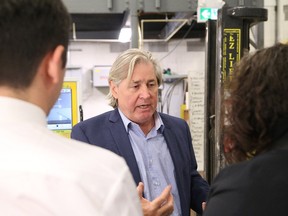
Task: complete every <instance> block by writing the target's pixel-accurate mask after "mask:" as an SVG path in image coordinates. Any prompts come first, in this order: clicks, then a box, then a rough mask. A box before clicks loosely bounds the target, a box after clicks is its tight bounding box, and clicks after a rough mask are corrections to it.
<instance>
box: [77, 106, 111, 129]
mask: <svg viewBox="0 0 288 216" xmlns="http://www.w3.org/2000/svg"><path fill="white" fill-rule="evenodd" d="M114 112H115V111H114V110H113V111H108V112H105V113H102V114H100V115H97V116H94V117H91V118H89V119H86V120H84V121H81V122H79V123H77V124H76V125H74V126H73V130H75V128H82V129H86V128H95V127H99V126H103V125H104V123H105V122H108V121H109V118H110V116H111V115H112V114H113V113H114Z"/></svg>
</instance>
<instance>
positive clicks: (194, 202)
mask: <svg viewBox="0 0 288 216" xmlns="http://www.w3.org/2000/svg"><path fill="white" fill-rule="evenodd" d="M159 114H160V116H161V118H162V121H163V123H164V125H165V128H164V132H163V135H164V138H165V140H166V142H167V145H168V149H169V151H170V154H171V157H172V160H173V163H174V167H175V172H176V173H175V178H176V183H177V187H178V191H179V196H180V202H181V209H182V215H183V216H189V215H190V208H192V209H193V210H194V211H196V212H197V213H198V214H202V207H201V205H202V202H205V201H206V197H207V193H208V190H209V185H208V183H207V182H206V181H205V180H204V179H203V178H202V177H201V176H200V175H199V173H198V172H197V163H196V159H195V155H194V150H193V147H192V139H191V134H190V130H189V127H188V124H187V123H186V122H185V121H184V120H183V119H180V118H176V117H173V116H169V115H167V114H163V113H159ZM71 138H72V139H76V140H80V141H82V142H86V143H90V144H92V145H96V146H99V147H103V148H105V149H108V150H110V151H112V152H114V153H116V154H117V155H120V156H122V157H123V158H124V159H125V160H126V163H127V164H128V166H129V168H130V171H131V173H132V175H133V178H134V180H135V183H136V184H137V185H138V183H139V182H140V181H141V177H140V172H139V169H138V165H137V162H136V158H135V155H134V152H133V149H132V146H131V143H130V140H129V137H128V134H127V132H126V130H125V127H124V124H123V121H122V119H121V117H120V114H119V111H118V109H115V110H113V111H109V112H106V113H103V114H101V115H98V116H95V117H93V118H90V119H87V120H85V121H83V122H80V123H78V124H76V125H75V126H74V127H73V129H72V133H71Z"/></svg>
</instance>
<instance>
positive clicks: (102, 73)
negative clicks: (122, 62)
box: [92, 66, 111, 87]
mask: <svg viewBox="0 0 288 216" xmlns="http://www.w3.org/2000/svg"><path fill="white" fill-rule="evenodd" d="M110 68H111V66H95V67H93V70H92V73H93V86H95V87H108V86H109V83H108V76H109V71H110Z"/></svg>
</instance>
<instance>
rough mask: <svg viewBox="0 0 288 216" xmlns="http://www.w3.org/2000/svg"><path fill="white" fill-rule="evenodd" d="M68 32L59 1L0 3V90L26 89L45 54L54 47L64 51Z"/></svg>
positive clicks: (66, 16)
mask: <svg viewBox="0 0 288 216" xmlns="http://www.w3.org/2000/svg"><path fill="white" fill-rule="evenodd" d="M69 28H70V16H69V14H68V12H67V10H66V8H65V6H64V5H63V3H62V2H61V0H1V1H0V32H1V34H0V65H1V67H0V86H1V85H2V86H9V87H12V88H26V87H28V86H29V85H30V84H31V82H32V80H33V77H34V75H35V73H36V69H37V67H38V65H39V63H40V61H41V59H42V58H43V57H44V55H45V54H47V53H48V52H49V51H52V50H54V49H55V48H56V47H57V45H63V46H64V47H65V48H66V50H67V47H68V41H69ZM65 53H66V52H65ZM65 64H66V54H65V55H63V67H64V66H65Z"/></svg>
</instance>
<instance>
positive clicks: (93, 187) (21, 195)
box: [0, 97, 142, 216]
mask: <svg viewBox="0 0 288 216" xmlns="http://www.w3.org/2000/svg"><path fill="white" fill-rule="evenodd" d="M96 132H97V131H96ZM0 212H1V215H6V216H16V215H17V216H26V215H27V216H28V215H29V216H46V215H47V216H48V215H49V216H51V215H55V216H60V215H61V216H68V215H69V216H76V215H77V216H90V215H93V216H97V215H99V216H100V215H101V216H102V215H103V216H106V215H109V216H110V215H111V216H130V215H131V216H138V215H142V210H141V206H140V201H139V198H138V195H137V192H136V185H135V183H134V181H133V178H132V175H131V174H130V171H129V168H128V167H127V165H126V163H125V161H124V160H123V159H122V158H120V157H119V156H117V155H116V154H114V153H112V152H110V151H108V150H105V149H102V148H99V147H95V146H92V145H88V144H84V143H80V142H78V141H75V140H69V139H66V138H64V137H61V136H60V135H57V134H55V133H53V132H51V131H49V130H48V129H47V126H46V116H45V113H44V112H43V111H42V109H40V108H39V107H37V106H35V105H33V104H30V103H27V102H24V101H21V100H17V99H12V98H8V97H0Z"/></svg>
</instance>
